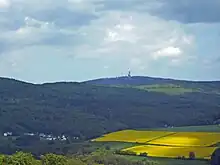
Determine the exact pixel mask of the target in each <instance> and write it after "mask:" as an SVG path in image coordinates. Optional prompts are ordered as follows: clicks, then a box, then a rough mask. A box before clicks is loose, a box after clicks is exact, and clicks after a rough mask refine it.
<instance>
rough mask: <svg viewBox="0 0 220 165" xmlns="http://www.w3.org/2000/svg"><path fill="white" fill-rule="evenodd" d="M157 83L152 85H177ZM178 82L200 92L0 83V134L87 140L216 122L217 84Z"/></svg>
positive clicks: (1, 80) (218, 110)
mask: <svg viewBox="0 0 220 165" xmlns="http://www.w3.org/2000/svg"><path fill="white" fill-rule="evenodd" d="M144 79H145V78H144ZM129 81H130V80H129ZM133 81H137V80H133ZM138 81H139V80H138ZM156 81H157V82H155V83H154V82H153V80H152V83H154V84H163V83H162V82H163V81H165V82H166V83H164V84H163V85H165V84H167V83H170V84H175V82H173V81H177V80H166V79H165V80H164V79H157V80H156ZM160 81H161V83H160ZM167 81H168V82H167ZM170 81H171V82H170ZM177 82H178V84H180V85H181V83H182V84H185V86H184V87H183V88H184V89H200V88H201V89H200V91H199V92H197V91H196V92H194V91H190V92H183V93H181V94H179V95H167V94H166V92H158V91H156V92H155V91H150V90H146V89H144V90H143V89H140V88H139V87H140V86H139V85H141V83H138V84H136V83H135V85H133V84H132V86H133V87H130V86H129V87H124V86H123V87H121V85H124V83H123V82H121V80H120V83H121V84H120V83H119V84H117V83H118V82H117V83H112V84H111V83H109V84H108V85H106V84H104V83H103V82H97V80H96V83H94V81H90V82H83V83H66V82H60V83H47V84H30V83H25V82H21V81H17V80H13V79H6V78H0V105H1V107H0V132H6V131H12V132H13V133H16V134H22V133H24V132H43V133H53V134H56V135H60V134H63V133H64V134H67V135H69V136H79V137H80V138H83V139H88V138H93V137H96V136H99V135H102V134H104V133H107V132H111V131H116V130H120V129H128V128H152V127H163V126H164V125H173V126H182V125H204V124H213V122H214V121H216V120H218V119H219V118H220V102H219V100H220V95H219V94H218V92H210V91H218V90H219V89H220V87H219V84H220V83H219V82H198V83H197V82H196V83H195V82H185V81H183V82H182V81H177ZM152 83H146V82H143V83H142V85H150V84H151V85H152ZM97 84H99V85H97ZM178 84H177V83H176V85H178ZM197 84H198V85H197ZM115 85H116V86H115ZM118 85H119V86H120V87H118ZM142 87H143V86H142ZM208 89H209V90H208ZM203 90H204V91H205V92H204V91H203Z"/></svg>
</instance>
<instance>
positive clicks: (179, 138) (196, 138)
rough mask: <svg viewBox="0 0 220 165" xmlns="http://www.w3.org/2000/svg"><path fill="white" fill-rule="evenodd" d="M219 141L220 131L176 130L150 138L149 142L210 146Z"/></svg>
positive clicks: (170, 144)
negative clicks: (174, 132) (175, 131)
mask: <svg viewBox="0 0 220 165" xmlns="http://www.w3.org/2000/svg"><path fill="white" fill-rule="evenodd" d="M218 142H220V133H207V132H206V133H201V132H178V133H176V134H172V135H169V136H166V137H161V138H158V139H156V140H152V141H150V142H149V144H157V145H169V146H201V147H202V146H203V147H205V146H211V145H214V144H216V143H218Z"/></svg>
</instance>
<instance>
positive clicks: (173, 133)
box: [145, 132, 177, 144]
mask: <svg viewBox="0 0 220 165" xmlns="http://www.w3.org/2000/svg"><path fill="white" fill-rule="evenodd" d="M175 134H177V132H172V133H169V134H166V135H164V136H160V137H156V138H154V139H151V140H148V141H146V142H145V144H148V143H149V142H151V141H154V140H158V139H161V138H164V137H168V136H171V135H175ZM149 144H150V143H149Z"/></svg>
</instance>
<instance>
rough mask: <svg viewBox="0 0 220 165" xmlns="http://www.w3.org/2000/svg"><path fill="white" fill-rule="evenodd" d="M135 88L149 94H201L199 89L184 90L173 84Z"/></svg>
mask: <svg viewBox="0 0 220 165" xmlns="http://www.w3.org/2000/svg"><path fill="white" fill-rule="evenodd" d="M134 88H137V89H141V90H146V91H149V92H161V93H166V94H170V95H180V94H184V93H189V92H199V90H198V89H190V88H184V87H181V86H179V85H173V84H166V85H158V84H156V85H140V86H135V87H134Z"/></svg>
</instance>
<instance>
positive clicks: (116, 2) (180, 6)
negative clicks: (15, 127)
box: [0, 0, 220, 83]
mask: <svg viewBox="0 0 220 165" xmlns="http://www.w3.org/2000/svg"><path fill="white" fill-rule="evenodd" d="M219 15H220V1H219V0H0V77H9V78H15V79H19V80H23V81H28V82H33V83H43V82H55V81H56V82H57V81H84V80H89V79H95V78H100V77H116V76H122V75H126V74H127V73H128V70H131V73H132V75H142V76H153V77H166V78H167V77H169V78H174V79H186V80H220V73H219V70H220V17H219Z"/></svg>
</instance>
